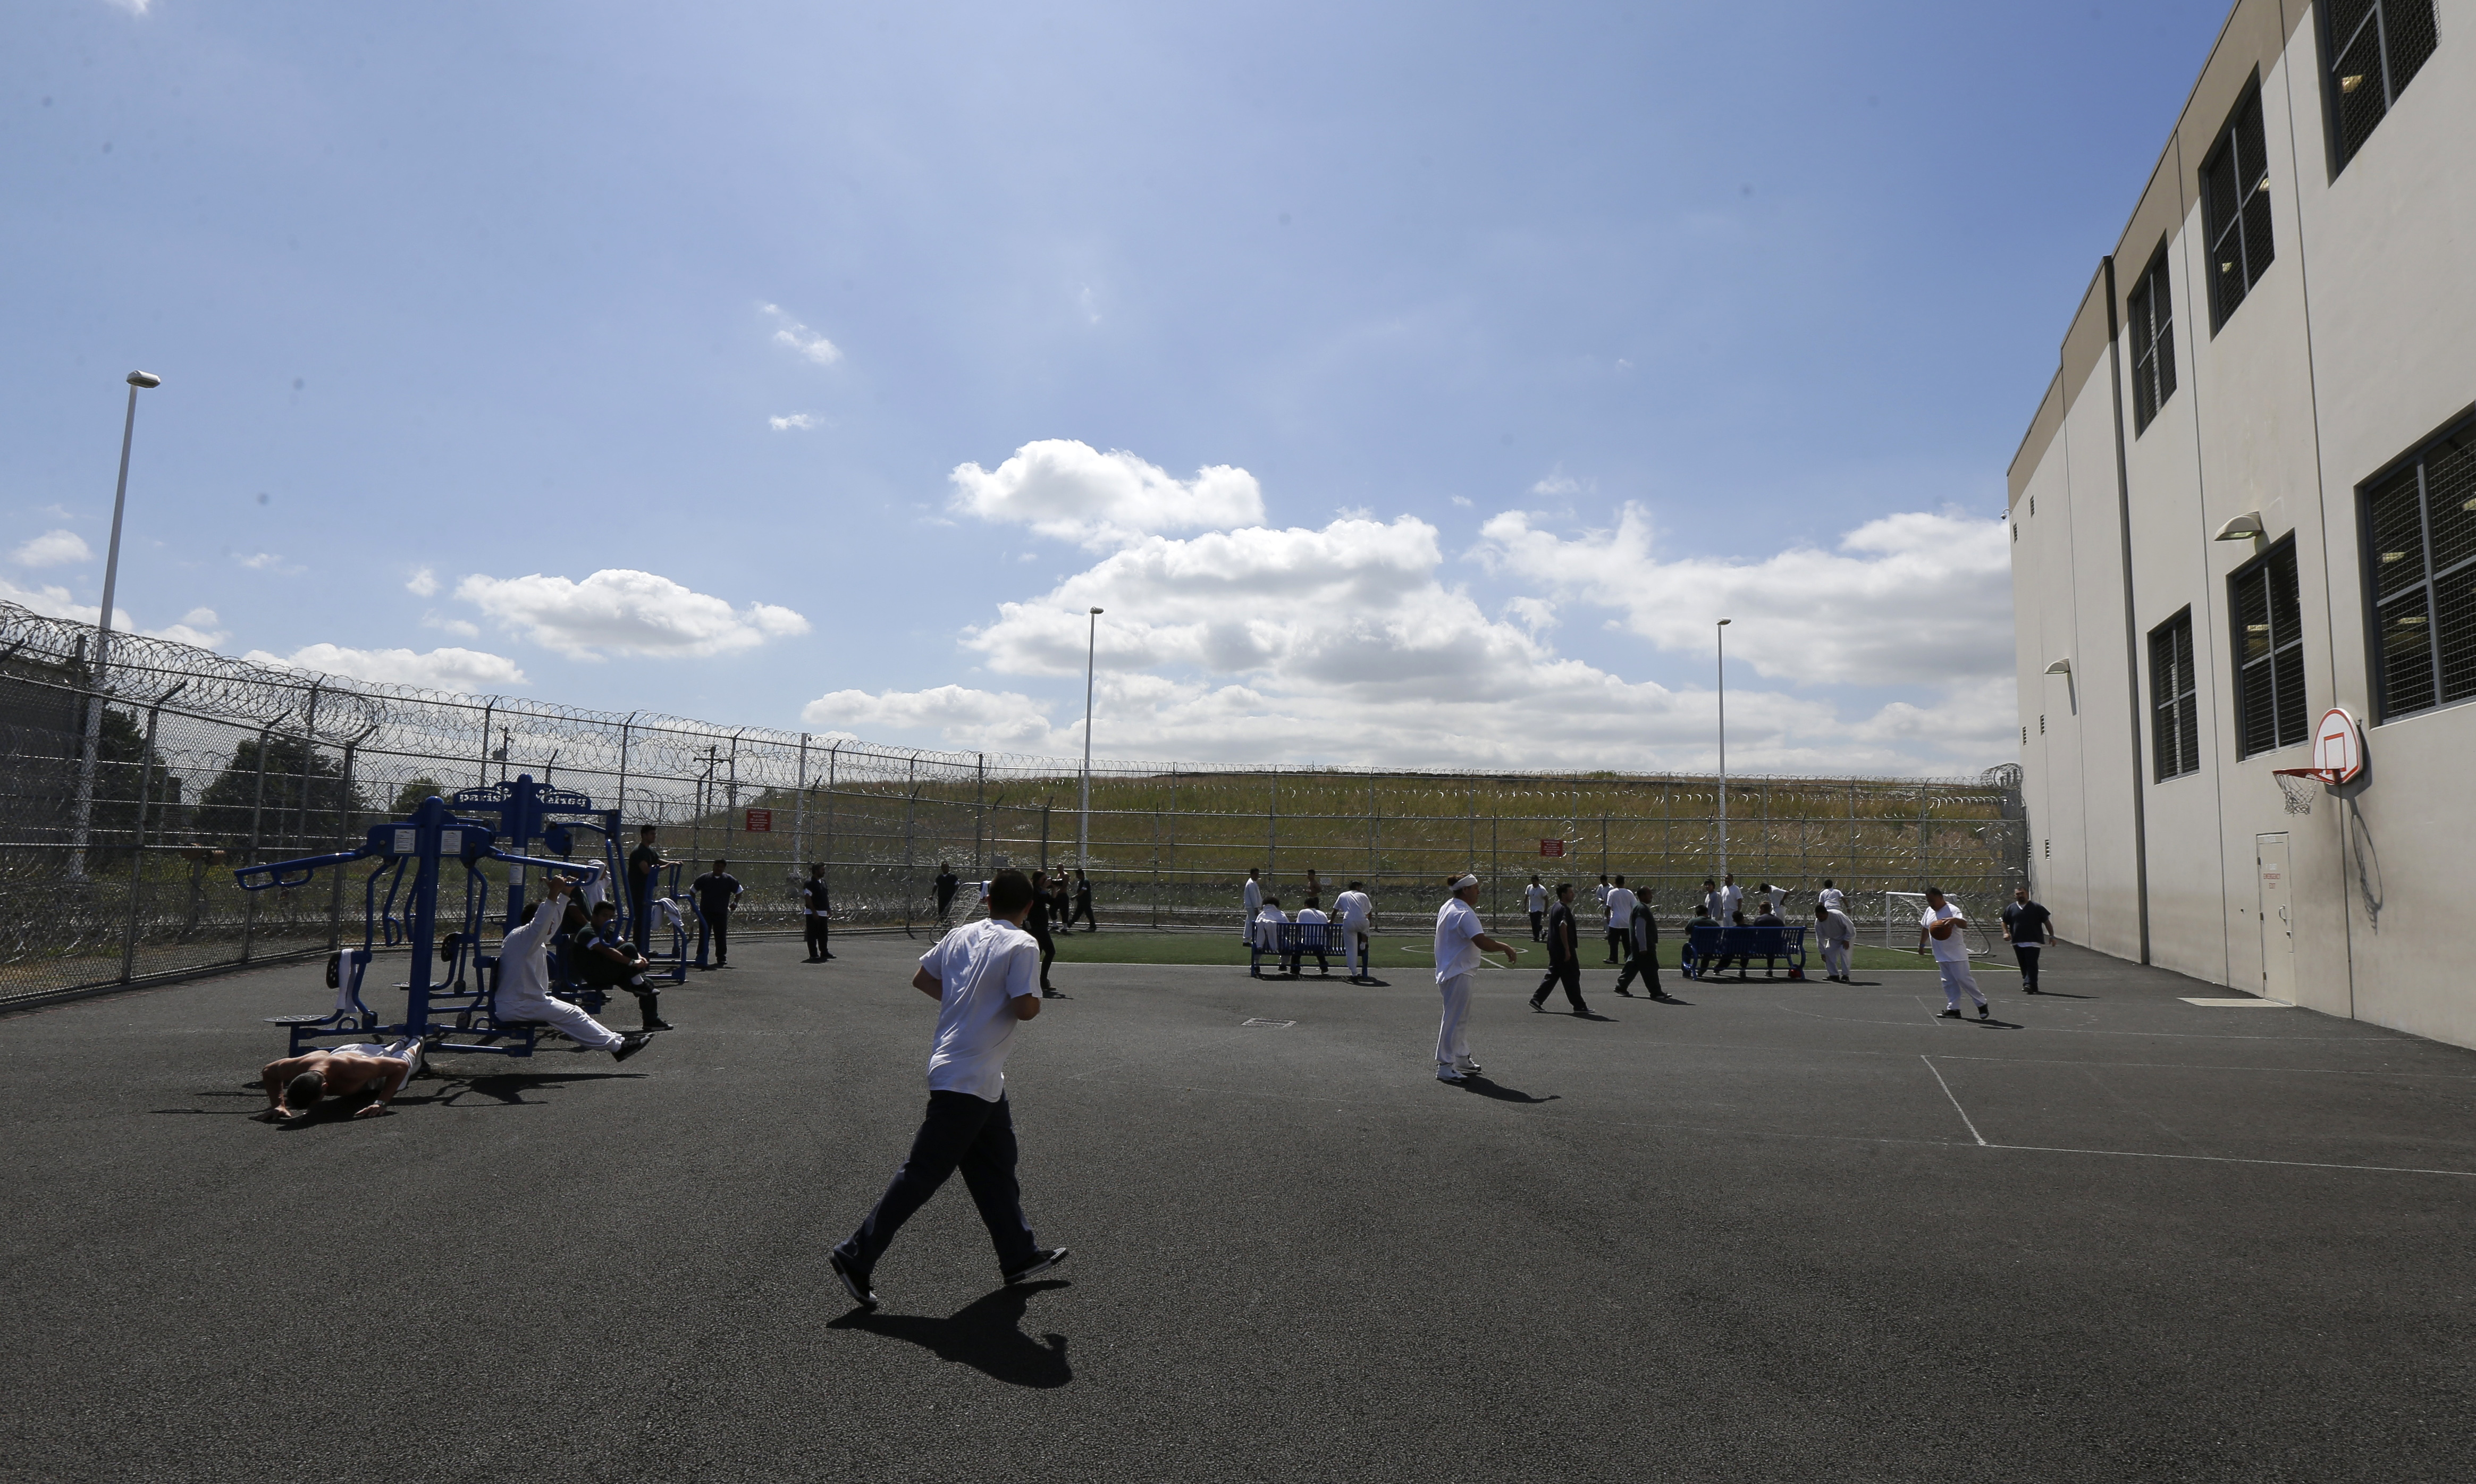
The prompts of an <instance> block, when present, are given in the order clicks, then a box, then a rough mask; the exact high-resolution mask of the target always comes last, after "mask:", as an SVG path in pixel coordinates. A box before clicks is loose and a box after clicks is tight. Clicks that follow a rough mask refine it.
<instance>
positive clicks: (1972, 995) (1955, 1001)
mask: <svg viewBox="0 0 2476 1484" xmlns="http://www.w3.org/2000/svg"><path fill="white" fill-rule="evenodd" d="M1935 967H1936V968H1937V969H1939V970H1941V971H1943V1002H1944V1007H1945V1008H1947V1009H1953V1010H1957V1009H1959V1008H1960V992H1961V991H1962V990H1964V989H1965V990H1968V998H1969V999H1971V1000H1974V1001H1976V1002H1977V1005H1978V1008H1979V1009H1984V1008H1985V1007H1986V992H1985V991H1984V990H1982V989H1979V988H1978V987H1977V979H1976V978H1975V977H1974V976H1972V975H1970V973H1969V972H1968V960H1967V959H1965V958H1961V959H1952V958H1938V959H1936V960H1935Z"/></svg>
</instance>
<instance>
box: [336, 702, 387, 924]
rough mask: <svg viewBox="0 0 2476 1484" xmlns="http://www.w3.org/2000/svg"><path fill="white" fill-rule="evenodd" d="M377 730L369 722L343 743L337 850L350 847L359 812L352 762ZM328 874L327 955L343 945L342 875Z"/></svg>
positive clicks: (337, 818)
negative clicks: (330, 881) (330, 887)
mask: <svg viewBox="0 0 2476 1484" xmlns="http://www.w3.org/2000/svg"><path fill="white" fill-rule="evenodd" d="M376 730H379V729H378V724H377V723H375V722H373V723H371V724H370V726H369V727H368V729H367V730H363V731H362V733H361V734H360V735H359V736H358V737H355V738H354V739H353V740H351V741H350V742H347V743H345V744H344V797H343V801H342V802H341V803H340V804H338V805H337V806H336V809H335V821H336V829H335V849H336V850H338V851H348V850H351V849H352V848H353V819H354V816H355V815H357V814H359V812H360V799H359V797H358V796H357V795H356V794H355V793H354V792H353V759H354V756H355V754H358V753H359V751H360V747H361V744H362V743H364V742H366V741H368V740H369V739H370V733H371V732H374V731H376ZM328 875H330V876H332V877H334V878H335V879H334V894H333V895H332V896H331V897H330V898H329V899H328V902H327V952H330V953H332V952H334V951H335V950H336V949H338V948H340V947H342V946H343V942H344V873H343V871H342V870H341V869H340V868H339V869H337V870H334V871H331V872H329V873H328Z"/></svg>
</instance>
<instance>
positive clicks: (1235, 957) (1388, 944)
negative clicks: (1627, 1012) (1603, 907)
mask: <svg viewBox="0 0 2476 1484" xmlns="http://www.w3.org/2000/svg"><path fill="white" fill-rule="evenodd" d="M1511 941H1512V943H1513V946H1514V947H1515V948H1518V949H1520V950H1522V962H1523V966H1524V967H1529V966H1532V965H1536V966H1539V967H1541V968H1545V967H1546V965H1547V962H1548V951H1547V949H1546V947H1545V946H1543V945H1540V944H1535V943H1532V942H1531V941H1530V937H1529V934H1528V933H1523V934H1522V935H1521V936H1520V937H1517V938H1514V939H1512V940H1511ZM1374 946H1375V950H1374V967H1375V971H1376V972H1377V973H1378V974H1382V973H1383V972H1385V971H1386V970H1395V971H1401V970H1408V969H1428V970H1432V969H1433V968H1434V967H1435V962H1436V960H1435V953H1434V950H1433V949H1432V948H1431V947H1430V945H1429V941H1428V938H1427V935H1426V934H1425V933H1424V932H1422V933H1416V934H1412V933H1398V932H1396V933H1377V934H1376V935H1375V937H1374ZM1331 956H1332V963H1333V968H1334V971H1335V972H1336V973H1338V972H1339V971H1340V968H1341V955H1340V954H1339V953H1334V954H1333V955H1331ZM1606 957H1607V950H1606V948H1605V946H1604V943H1603V941H1594V942H1589V943H1585V944H1583V945H1582V962H1583V965H1584V967H1586V968H1591V967H1597V968H1605V967H1606V965H1605V963H1604V962H1603V960H1604V959H1605V958H1606ZM1807 960H1808V961H1807V964H1806V969H1807V972H1808V973H1810V974H1813V975H1816V976H1818V977H1819V976H1820V974H1821V973H1822V955H1821V954H1820V953H1814V952H1810V953H1808V954H1807ZM1057 961H1058V962H1059V963H1061V964H1072V963H1086V964H1240V965H1243V964H1245V963H1246V962H1247V949H1246V946H1245V945H1244V944H1242V943H1240V942H1239V941H1238V938H1237V935H1236V934H1235V933H1232V934H1229V935H1227V936H1224V935H1222V934H1220V933H1200V932H1145V931H1134V932H1077V933H1066V934H1060V935H1059V936H1058V938H1057ZM1494 961H1495V962H1497V963H1502V962H1503V960H1501V959H1497V960H1494ZM1659 963H1660V967H1661V968H1663V969H1668V970H1671V971H1672V970H1673V969H1674V968H1675V967H1676V945H1675V944H1673V943H1663V944H1661V945H1660V947H1659ZM1850 967H1851V968H1852V969H1859V970H1869V969H1924V968H1929V967H1931V965H1930V963H1929V962H1928V960H1926V959H1925V958H1923V957H1921V956H1919V954H1916V953H1904V952H1898V951H1897V950H1894V949H1884V948H1869V947H1866V946H1864V945H1862V944H1861V945H1860V946H1859V947H1858V949H1857V952H1856V956H1855V961H1854V962H1853V963H1852V964H1851V965H1850ZM1975 968H1976V969H1977V971H1978V972H1979V973H1981V974H1982V973H1986V972H1988V971H1990V970H1991V971H1993V972H1996V973H2001V974H2010V973H2012V972H2014V971H2013V968H2012V965H2011V963H2010V962H2009V960H1995V959H1985V958H1981V959H1979V960H1977V962H1976V965H1975ZM1306 969H1307V973H1308V974H1310V975H1312V974H1314V973H1315V959H1314V958H1313V957H1309V958H1308V959H1307V961H1306ZM1756 972H1757V973H1758V974H1759V973H1760V966H1759V965H1757V966H1756Z"/></svg>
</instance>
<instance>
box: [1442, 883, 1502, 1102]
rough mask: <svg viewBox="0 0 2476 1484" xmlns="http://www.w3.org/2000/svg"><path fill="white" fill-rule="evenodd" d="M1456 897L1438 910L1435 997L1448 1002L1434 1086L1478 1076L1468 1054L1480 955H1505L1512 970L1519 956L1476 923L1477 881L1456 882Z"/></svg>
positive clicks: (1450, 898) (1454, 894)
mask: <svg viewBox="0 0 2476 1484" xmlns="http://www.w3.org/2000/svg"><path fill="white" fill-rule="evenodd" d="M1452 889H1453V894H1452V896H1451V897H1449V898H1448V899H1447V900H1446V902H1445V904H1444V905H1443V906H1441V907H1439V908H1437V909H1436V992H1437V993H1438V994H1440V995H1442V996H1443V997H1444V1002H1445V1018H1444V1022H1443V1024H1442V1025H1440V1026H1437V1027H1436V1080H1437V1081H1439V1082H1458V1081H1460V1080H1462V1078H1464V1077H1465V1076H1469V1075H1470V1074H1471V1073H1473V1072H1476V1071H1477V1070H1478V1069H1479V1067H1478V1063H1477V1062H1474V1061H1473V1060H1471V1053H1470V1033H1469V1025H1468V1023H1469V1021H1470V999H1471V977H1472V976H1473V975H1475V974H1476V973H1478V961H1479V955H1480V954H1482V953H1502V954H1503V955H1504V963H1505V967H1507V968H1511V967H1512V966H1513V964H1514V961H1515V960H1516V959H1518V958H1520V957H1521V956H1522V955H1521V952H1519V951H1518V950H1516V949H1515V948H1514V947H1513V945H1512V944H1510V943H1499V942H1498V941H1497V940H1496V939H1494V938H1491V937H1489V936H1488V935H1487V929H1486V928H1484V927H1482V926H1481V925H1480V923H1479V920H1478V908H1477V907H1476V906H1474V905H1473V903H1475V902H1477V901H1478V878H1477V877H1475V876H1465V877H1463V878H1461V879H1460V880H1457V881H1455V882H1453V888H1452Z"/></svg>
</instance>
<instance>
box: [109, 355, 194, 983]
mask: <svg viewBox="0 0 2476 1484" xmlns="http://www.w3.org/2000/svg"><path fill="white" fill-rule="evenodd" d="M130 400H131V402H132V403H135V402H136V392H135V391H134V390H133V391H132V392H131V394H130ZM188 688H189V682H188V681H186V680H183V681H182V682H181V683H180V684H178V685H175V686H173V687H172V688H171V689H170V690H167V691H165V692H164V693H163V694H161V695H160V696H158V697H156V698H155V704H154V705H150V706H148V707H147V708H146V746H145V747H144V748H142V749H140V750H139V752H138V754H137V820H136V824H135V825H133V826H132V827H131V829H130V831H129V928H128V930H127V931H126V932H124V933H123V934H122V935H121V939H120V982H121V983H123V984H126V983H128V982H129V979H130V976H131V974H132V973H133V972H135V971H136V967H137V892H138V885H139V882H140V880H141V879H142V878H144V876H145V874H146V803H147V800H148V798H149V797H150V796H151V795H152V794H153V793H154V788H153V787H152V785H153V783H154V781H155V728H156V725H157V723H159V722H161V720H162V717H163V703H164V702H166V701H169V700H171V699H172V698H173V697H174V696H177V695H179V694H180V693H181V692H183V691H185V690H186V689H188Z"/></svg>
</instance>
